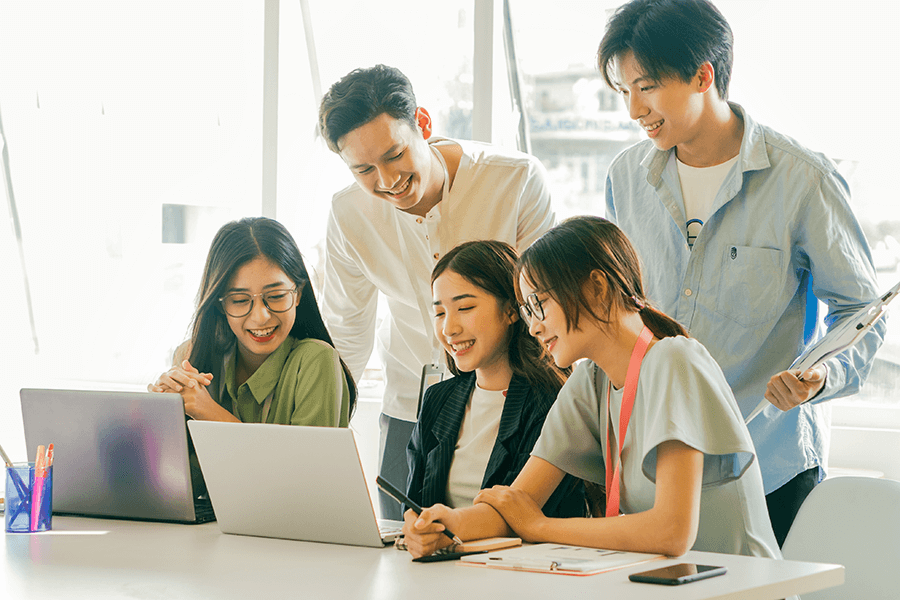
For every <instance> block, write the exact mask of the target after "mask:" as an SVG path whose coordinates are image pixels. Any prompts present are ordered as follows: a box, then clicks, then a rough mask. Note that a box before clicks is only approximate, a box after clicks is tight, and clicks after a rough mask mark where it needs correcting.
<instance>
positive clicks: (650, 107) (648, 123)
mask: <svg viewBox="0 0 900 600" xmlns="http://www.w3.org/2000/svg"><path fill="white" fill-rule="evenodd" d="M711 69H712V67H711V66H710V65H709V63H705V64H704V65H703V66H702V67H701V69H700V71H699V72H698V75H696V76H695V77H694V78H692V80H691V81H690V82H684V81H682V80H681V79H679V78H678V77H666V78H664V79H662V80H653V79H650V78H648V77H647V76H646V75H645V74H644V70H643V69H642V68H641V66H640V64H638V61H637V60H636V59H635V57H634V54H633V53H632V52H626V53H624V54H622V55H621V56H619V57H618V59H617V60H616V69H615V73H616V76H615V80H616V81H615V83H616V88H617V89H618V91H619V93H620V94H621V95H622V98H623V99H624V100H625V105H626V106H627V107H628V114H629V115H630V116H631V118H632V119H634V120H635V121H637V122H638V124H639V125H640V126H641V128H642V129H643V130H644V131H645V132H646V133H647V137H649V138H650V139H651V140H653V144H654V145H655V146H656V147H657V148H658V149H660V150H670V149H671V148H676V147H679V146H682V145H684V146H690V145H691V144H692V143H693V142H695V141H696V140H697V139H698V138H699V137H700V136H701V134H702V133H703V111H704V98H703V95H704V94H705V93H707V92H708V91H709V90H710V86H711V83H712V80H711V77H712V73H711ZM712 92H713V93H715V88H714V87H712Z"/></svg>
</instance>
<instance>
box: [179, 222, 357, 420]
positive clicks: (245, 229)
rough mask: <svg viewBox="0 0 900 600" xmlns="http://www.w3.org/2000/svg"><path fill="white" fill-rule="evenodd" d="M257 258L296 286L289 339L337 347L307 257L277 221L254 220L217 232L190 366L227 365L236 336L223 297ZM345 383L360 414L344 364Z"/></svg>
mask: <svg viewBox="0 0 900 600" xmlns="http://www.w3.org/2000/svg"><path fill="white" fill-rule="evenodd" d="M257 257H264V258H266V259H267V260H269V261H271V262H272V263H273V264H274V265H277V266H278V268H280V269H281V270H282V271H284V274H285V275H287V276H288V277H289V278H290V280H291V281H293V282H294V284H296V286H297V292H298V293H300V301H299V302H298V304H297V307H296V309H295V310H296V318H295V319H294V327H293V328H292V329H291V331H290V335H291V336H293V337H294V338H296V339H298V340H302V339H304V338H313V339H317V340H321V341H323V342H326V343H327V344H329V345H330V346H331V347H334V342H332V341H331V335H329V334H328V330H327V329H326V328H325V323H324V322H323V321H322V315H321V313H320V312H319V306H318V304H316V298H315V295H314V294H313V290H312V287H311V286H310V285H309V274H308V273H307V271H306V265H304V264H303V256H302V255H301V254H300V249H299V248H298V247H297V243H296V242H295V241H294V238H293V237H291V234H290V233H289V232H288V230H287V229H285V227H284V225H282V224H281V223H279V222H278V221H274V220H272V219H267V218H265V217H249V218H246V219H241V220H240V221H232V222H230V223H226V224H225V225H223V226H222V228H221V229H219V231H218V233H216V237H215V238H213V241H212V245H211V246H210V248H209V255H208V256H207V257H206V266H205V267H204V268H203V280H202V282H201V284H200V290H199V291H198V292H197V310H196V312H195V313H194V319H193V322H192V326H191V353H190V358H189V360H190V362H191V364H192V365H193V366H194V367H195V368H197V369H198V370H199V371H200V372H201V373H210V372H214V371H216V370H218V369H219V367H221V365H222V357H223V356H224V354H225V353H226V352H227V351H228V350H229V349H231V347H232V346H233V345H234V340H235V337H234V333H233V332H232V331H231V327H230V326H229V325H228V320H227V318H226V317H225V313H224V312H223V311H222V308H221V303H220V302H219V298H221V297H222V296H224V295H225V293H226V292H227V289H228V284H229V283H230V282H231V280H232V278H233V277H234V275H235V273H237V271H238V269H240V268H241V267H242V266H244V265H245V264H247V263H248V262H250V261H252V260H253V259H255V258H257ZM341 366H342V367H343V369H344V378H345V379H346V380H347V386H348V388H349V389H350V407H349V408H350V415H351V416H352V415H353V412H354V410H355V409H356V395H357V394H356V384H355V383H354V382H353V377H352V376H351V375H350V370H349V369H348V368H347V365H346V364H344V361H343V359H341Z"/></svg>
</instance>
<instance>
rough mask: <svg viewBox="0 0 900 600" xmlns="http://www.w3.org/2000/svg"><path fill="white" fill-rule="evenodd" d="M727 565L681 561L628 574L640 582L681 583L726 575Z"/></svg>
mask: <svg viewBox="0 0 900 600" xmlns="http://www.w3.org/2000/svg"><path fill="white" fill-rule="evenodd" d="M725 571H726V569H725V567H714V566H712V565H693V564H690V563H681V564H677V565H672V566H671V567H663V568H661V569H653V570H652V571H644V572H642V573H633V574H631V575H629V576H628V579H630V580H631V581H638V582H640V583H659V584H662V585H681V584H683V583H690V582H692V581H699V580H700V579H706V578H707V577H715V576H716V575H724V574H725Z"/></svg>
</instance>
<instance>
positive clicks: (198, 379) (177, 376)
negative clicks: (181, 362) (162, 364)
mask: <svg viewBox="0 0 900 600" xmlns="http://www.w3.org/2000/svg"><path fill="white" fill-rule="evenodd" d="M211 383H212V375H209V374H207V373H191V372H188V371H185V370H184V369H182V368H180V367H172V368H171V369H169V370H168V371H166V372H165V373H163V374H162V375H160V376H159V379H157V380H156V385H157V386H158V387H161V388H169V390H170V391H173V392H176V393H181V392H182V391H183V390H184V388H197V387H206V386H207V385H209V384H211Z"/></svg>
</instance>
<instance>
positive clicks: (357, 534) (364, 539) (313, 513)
mask: <svg viewBox="0 0 900 600" xmlns="http://www.w3.org/2000/svg"><path fill="white" fill-rule="evenodd" d="M188 428H189V429H190V431H191V439H192V440H193V442H194V448H195V449H196V451H197V458H199V459H200V468H201V469H202V470H203V477H204V479H205V480H206V487H207V490H208V491H209V497H210V499H211V500H212V504H213V508H214V509H215V512H216V519H217V520H218V523H219V528H220V529H221V530H222V532H223V533H235V534H240V535H255V536H262V537H273V538H282V539H291V540H303V541H309V542H327V543H332V544H349V545H353V546H372V547H382V546H383V545H384V544H387V543H392V542H393V541H394V538H396V537H397V536H398V535H400V530H401V528H402V526H403V522H402V521H380V522H379V521H378V519H376V517H375V510H374V509H373V507H372V500H371V498H370V497H369V490H368V488H367V487H366V479H365V476H364V474H363V469H362V464H361V463H360V460H359V454H358V452H357V449H356V441H355V440H354V438H353V432H352V431H351V430H350V429H345V428H338V427H300V426H292V425H267V424H250V423H216V422H210V421H191V422H190V423H188Z"/></svg>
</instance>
